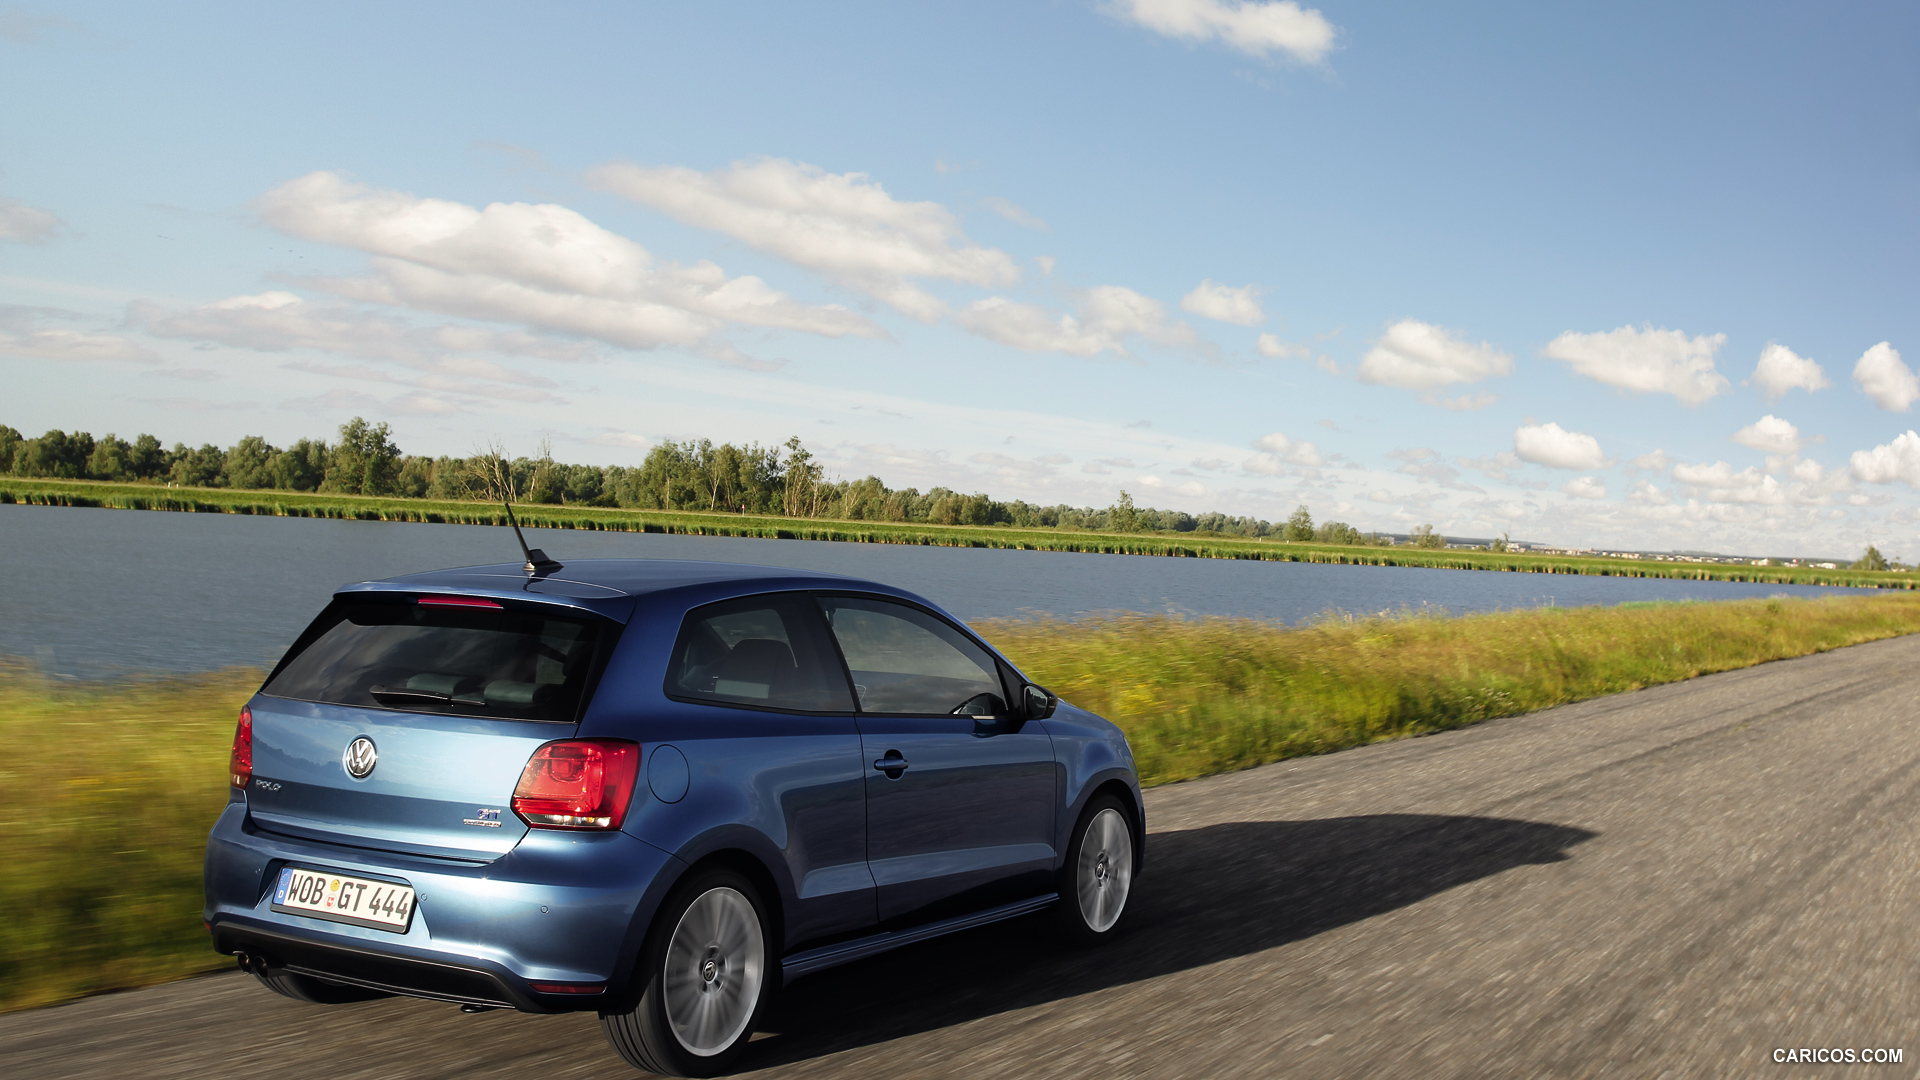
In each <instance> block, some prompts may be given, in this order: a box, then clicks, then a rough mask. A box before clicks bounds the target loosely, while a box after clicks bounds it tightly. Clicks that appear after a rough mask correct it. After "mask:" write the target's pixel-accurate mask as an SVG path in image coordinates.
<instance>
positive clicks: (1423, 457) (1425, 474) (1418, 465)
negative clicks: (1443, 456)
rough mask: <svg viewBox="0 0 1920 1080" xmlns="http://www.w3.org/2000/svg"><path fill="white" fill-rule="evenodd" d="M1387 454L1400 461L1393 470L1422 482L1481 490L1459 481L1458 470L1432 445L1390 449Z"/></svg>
mask: <svg viewBox="0 0 1920 1080" xmlns="http://www.w3.org/2000/svg"><path fill="white" fill-rule="evenodd" d="M1387 456H1388V457H1390V458H1393V459H1394V460H1396V461H1398V462H1400V467H1399V468H1397V469H1395V470H1393V471H1394V472H1397V473H1405V474H1406V475H1408V476H1417V477H1419V478H1420V480H1421V481H1422V482H1423V483H1433V484H1438V485H1440V486H1441V487H1452V488H1460V489H1462V490H1465V491H1481V490H1482V489H1481V488H1477V487H1474V486H1473V485H1472V484H1463V483H1461V482H1460V472H1459V470H1458V469H1455V468H1454V467H1453V466H1451V465H1448V464H1447V463H1446V462H1444V461H1441V460H1440V452H1439V451H1438V450H1435V449H1433V448H1432V447H1427V446H1416V447H1414V448H1413V449H1411V450H1390V451H1388V452H1387Z"/></svg>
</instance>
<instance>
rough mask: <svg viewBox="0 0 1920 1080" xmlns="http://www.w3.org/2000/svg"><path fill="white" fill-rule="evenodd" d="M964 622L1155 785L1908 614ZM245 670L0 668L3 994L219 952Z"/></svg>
mask: <svg viewBox="0 0 1920 1080" xmlns="http://www.w3.org/2000/svg"><path fill="white" fill-rule="evenodd" d="M979 629H980V630H981V631H982V632H983V633H984V634H985V635H986V636H987V637H988V639H989V640H991V641H993V642H994V643H995V644H996V645H998V646H999V647H1000V648H1002V649H1003V650H1004V651H1005V652H1006V653H1007V655H1008V656H1009V657H1011V658H1012V659H1013V660H1014V661H1015V662H1016V663H1018V664H1019V665H1021V667H1022V668H1024V669H1025V670H1026V671H1027V673H1028V674H1029V675H1031V676H1032V677H1034V678H1035V679H1037V680H1039V681H1040V682H1042V683H1043V684H1045V685H1047V686H1049V687H1051V688H1052V689H1054V690H1055V691H1056V692H1057V693H1059V694H1060V695H1061V696H1062V697H1064V698H1066V699H1068V700H1069V701H1072V702H1073V703H1074V704H1076V705H1080V706H1083V707H1086V708H1089V709H1092V710H1094V711H1095V712H1099V713H1101V714H1103V715H1106V716H1108V717H1111V718H1112V719H1114V720H1115V721H1117V722H1118V723H1119V724H1120V725H1121V726H1122V727H1124V728H1125V729H1126V731H1127V734H1128V736H1129V738H1130V739H1131V740H1132V742H1133V747H1134V752H1135V754H1136V755H1137V758H1138V763H1139V767H1140V772H1141V776H1142V779H1143V780H1145V781H1146V782H1147V783H1148V784H1159V783H1167V782H1169V781H1174V780H1184V779H1188V778H1191V777H1196V776H1203V775H1206V774H1209V773H1216V772H1222V771H1226V770H1231V769H1243V768H1247V767H1249V766H1253V765H1258V764H1261V763H1263V762H1268V761H1276V760H1279V759H1281V758H1286V757H1294V756H1298V755H1303V754H1319V753H1325V752H1328V751H1331V750H1338V749H1341V748H1343V747H1348V746H1354V745H1358V744H1361V743H1368V742H1374V741H1378V740H1381V739H1390V738H1397V737H1400V736H1405V735H1414V734H1419V733H1422V732H1428V731H1438V730H1441V729H1444V728H1452V727H1459V726H1461V725H1464V724H1470V723H1473V722H1475V721H1477V720H1482V719H1486V718H1488V717H1495V716H1510V715H1514V714H1517V713H1522V712H1526V711H1529V710H1532V709H1539V708H1544V707H1547V706H1551V705H1559V704H1563V703H1565V702H1569V701H1577V700H1581V699H1583V698H1591V697H1595V696H1598V695H1601V694H1607V693H1612V692H1615V691H1620V690H1630V689H1634V688H1636V687H1641V686H1651V685H1654V684H1657V683H1664V682H1671V681H1674V680H1676V679H1685V678H1690V677H1692V676H1695V675H1700V674H1705V673H1707V672H1713V671H1725V670H1728V669H1731V668H1739V667H1746V666H1748V665H1751V664H1756V663H1760V662H1763V661H1766V660H1774V659H1780V658H1783V657H1788V656H1799V655H1803V654H1806V653H1811V652H1818V651H1822V650H1825V649H1832V648H1838V647H1840V646H1843V645H1851V644H1855V643H1858V642H1863V641H1871V640H1874V639H1877V638H1885V637H1892V636H1895V635H1898V634H1907V633H1913V632H1915V631H1920V596H1914V595H1912V594H1910V593H1891V594H1889V593H1880V594H1868V595H1859V596H1845V597H1832V598H1822V599H1813V600H1800V599H1793V600H1744V601H1733V602H1726V603H1712V604H1707V603H1686V604H1651V605H1633V606H1623V607H1616V608H1568V609H1544V610H1532V611H1516V612H1506V613H1499V614H1489V615H1471V616H1466V617H1462V618H1446V617H1437V616H1429V615H1422V614H1411V613H1410V614H1407V615H1403V616H1398V617H1377V618H1365V619H1348V618H1343V617H1332V616H1330V617H1327V618H1324V619H1322V620H1320V621H1319V622H1317V623H1315V624H1313V625H1310V626H1307V627H1303V628H1298V629H1290V628H1287V627H1283V626H1275V625H1272V624H1267V623H1260V622H1253V621H1249V620H1236V619H1199V620H1187V619H1178V618H1171V617H1165V616H1138V615H1119V616H1110V617H1101V618H1087V619H1078V620H1072V621H1059V620H1046V621H1029V620H996V621H989V622H984V623H981V624H980V625H979ZM259 679H260V673H259V672H257V671H248V670H241V669H236V670H232V671H226V672H220V673H216V674H211V675H206V676H197V677H192V678H183V679H155V680H132V681H125V682H119V683H112V684H98V685H75V684H71V683H60V682H52V681H48V680H45V679H43V678H41V677H40V676H39V675H38V674H37V673H33V672H31V671H29V670H27V669H24V668H19V667H14V668H3V667H0V746H5V747H6V749H7V754H6V755H5V757H3V758H0V835H3V836H5V837H6V838H7V846H6V862H5V866H4V872H0V912H4V913H5V914H4V917H0V1009H9V1008H22V1007H26V1006H30V1005H35V1004H43V1003H46V1002H51V1001H58V1000H62V999H64V998H69V997H74V996H77V995H80V994H85V993H89V992H93V991H98V990H103V989H111V988H115V987H127V986H137V985H141V984H143V983H150V982H158V981H161V980H164V979H169V978H175V977H178V976H180V975H184V974H189V973H191V972H194V971H199V970H206V969H209V968H213V967H220V966H224V964H225V961H223V960H222V959H221V958H219V957H217V956H215V955H214V954H213V953H212V952H211V951H210V950H209V948H208V944H207V938H206V934H205V932H204V930H203V929H202V927H201V925H200V905H201V887H200V864H201V857H202V852H203V850H204V845H205V839H206V832H207V829H208V828H209V827H210V826H211V825H212V823H213V819H214V817H215V816H216V815H217V814H218V813H219V808H220V806H221V804H222V803H223V802H224V801H225V799H226V772H225V769H226V757H227V747H228V743H229V740H230V739H231V737H232V733H233V723H234V718H235V715H236V714H237V713H238V711H239V708H240V705H241V704H242V703H243V702H244V701H245V700H246V697H247V695H248V694H249V693H251V692H252V690H253V688H254V687H255V686H256V685H258V683H259Z"/></svg>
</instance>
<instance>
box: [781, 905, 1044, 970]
mask: <svg viewBox="0 0 1920 1080" xmlns="http://www.w3.org/2000/svg"><path fill="white" fill-rule="evenodd" d="M1059 899H1060V894H1059V893H1047V894H1046V895H1045V896H1035V897H1030V898H1028V899H1026V900H1016V901H1014V902H1013V903H1011V904H1002V905H1000V906H999V907H993V908H988V909H986V910H985V911H976V912H973V913H971V914H968V915H959V916H955V917H954V918H951V919H941V920H940V921H938V922H930V923H927V924H925V925H923V926H915V927H911V928H909V929H906V930H888V931H883V932H881V933H878V934H869V935H868V936H866V937H863V938H855V939H854V940H852V941H843V942H840V943H839V944H837V945H823V946H821V947H820V948H817V949H805V950H802V951H800V952H797V953H793V954H791V955H789V956H787V957H785V958H783V959H782V960H781V961H780V970H781V985H782V986H784V985H786V984H787V983H790V982H792V981H793V980H795V979H797V978H799V977H800V976H802V975H811V974H813V973H814V972H816V971H825V970H826V969H828V968H831V967H839V966H840V965H841V964H850V963H852V962H853V961H855V960H864V959H866V958H867V957H869V956H876V955H878V954H880V953H883V952H888V951H890V950H893V949H898V948H900V947H901V946H903V945H911V944H913V943H914V942H917V941H926V940H928V939H930V938H937V937H942V936H944V935H947V934H952V933H957V932H958V931H961V930H971V929H973V928H974V927H976V926H985V925H987V924H988V923H997V922H1000V921H1001V920H1003V919H1013V918H1018V917H1019V916H1021V915H1026V914H1030V913H1032V912H1035V911H1040V910H1042V909H1044V908H1049V907H1052V906H1053V905H1054V903H1055V902H1057V901H1058V900H1059Z"/></svg>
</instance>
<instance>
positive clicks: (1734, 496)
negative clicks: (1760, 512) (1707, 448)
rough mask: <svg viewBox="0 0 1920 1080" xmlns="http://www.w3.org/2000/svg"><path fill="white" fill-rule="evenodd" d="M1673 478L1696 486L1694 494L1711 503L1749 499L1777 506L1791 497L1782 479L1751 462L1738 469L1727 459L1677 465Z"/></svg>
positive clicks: (1746, 500)
mask: <svg viewBox="0 0 1920 1080" xmlns="http://www.w3.org/2000/svg"><path fill="white" fill-rule="evenodd" d="M1673 478H1674V479H1675V480H1677V481H1679V482H1680V483H1682V484H1685V485H1686V486H1687V487H1689V488H1692V489H1694V495H1695V496H1697V497H1699V498H1702V499H1705V500H1706V501H1707V502H1712V503H1749V504H1760V505H1772V506H1778V505H1781V504H1783V503H1785V502H1787V501H1788V495H1789V493H1788V491H1787V490H1786V489H1785V488H1784V487H1782V486H1781V484H1780V481H1778V480H1775V479H1774V478H1773V477H1771V476H1768V475H1767V474H1765V473H1763V472H1761V471H1760V470H1759V469H1756V468H1754V467H1752V466H1748V467H1747V468H1744V469H1742V470H1740V471H1739V472H1734V471H1733V466H1731V465H1729V464H1727V463H1726V462H1724V461H1716V462H1714V463H1713V464H1711V465H1675V466H1674V467H1673Z"/></svg>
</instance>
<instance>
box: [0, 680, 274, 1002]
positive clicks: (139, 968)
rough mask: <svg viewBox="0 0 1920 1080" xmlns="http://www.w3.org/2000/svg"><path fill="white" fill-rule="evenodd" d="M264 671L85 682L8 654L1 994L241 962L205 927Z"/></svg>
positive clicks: (64, 993)
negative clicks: (204, 882) (247, 719)
mask: <svg viewBox="0 0 1920 1080" xmlns="http://www.w3.org/2000/svg"><path fill="white" fill-rule="evenodd" d="M259 682H260V673H259V672H254V671H243V670H234V671H224V672H218V673H215V674H210V675H205V676H197V677H193V678H184V679H150V680H138V681H129V682H123V683H115V684H99V685H74V684H71V683H58V682H52V681H48V680H44V679H42V678H41V677H40V676H39V675H38V674H37V673H31V672H29V671H27V670H26V669H23V668H20V667H7V668H0V746H3V747H5V748H6V753H5V754H4V755H0V837H5V844H4V851H5V859H4V863H0V913H4V914H0V1008H20V1007H23V1006H27V1005H36V1004H42V1003H45V1002H50V1001H59V1000H62V999H64V998H70V997H76V996H78V995H81V994H86V993H91V992H95V991H99V990H109V989H114V988H116V987H126V986H140V985H143V984H147V983H153V982H160V981H163V980H166V979H172V978H178V977H179V976H181V975H184V974H188V973H191V972H194V971H201V970H206V969H208V968H212V967H220V966H226V965H230V964H231V963H232V961H230V960H225V959H224V958H223V957H220V956H218V955H216V954H215V953H214V952H213V951H212V950H211V949H210V948H209V947H208V944H207V934H206V931H205V929H204V928H203V927H202V926H201V925H200V903H201V900H200V897H201V888H200V862H201V856H202V854H203V853H204V851H205V849H206V839H207V830H208V828H210V827H211V826H212V825H213V819H214V818H215V817H216V816H218V814H219V812H220V807H221V805H222V804H223V803H225V802H226V799H227V782H226V767H227V749H228V747H229V745H230V743H231V740H232V738H233V727H234V720H235V717H236V716H237V715H238V714H239V711H240V706H241V705H242V704H243V703H245V701H246V699H247V696H248V695H249V694H250V693H252V691H253V689H254V687H256V686H258V685H259Z"/></svg>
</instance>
